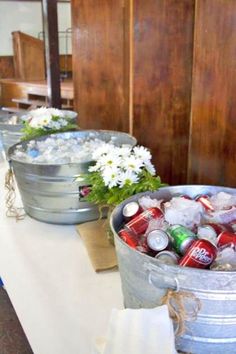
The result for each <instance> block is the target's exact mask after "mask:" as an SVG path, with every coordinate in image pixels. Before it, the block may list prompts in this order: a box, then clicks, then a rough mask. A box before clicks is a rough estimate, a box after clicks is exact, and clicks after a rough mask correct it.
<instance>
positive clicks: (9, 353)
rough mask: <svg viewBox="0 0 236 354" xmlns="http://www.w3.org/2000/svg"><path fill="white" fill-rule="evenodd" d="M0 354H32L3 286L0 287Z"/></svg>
mask: <svg viewBox="0 0 236 354" xmlns="http://www.w3.org/2000/svg"><path fill="white" fill-rule="evenodd" d="M0 354H33V352H32V350H31V348H30V345H29V343H28V340H27V338H26V336H25V334H24V331H23V329H22V327H21V325H20V322H19V320H18V318H17V315H16V313H15V311H14V308H13V307H12V305H11V302H10V299H9V297H8V295H7V292H6V291H5V290H4V288H0Z"/></svg>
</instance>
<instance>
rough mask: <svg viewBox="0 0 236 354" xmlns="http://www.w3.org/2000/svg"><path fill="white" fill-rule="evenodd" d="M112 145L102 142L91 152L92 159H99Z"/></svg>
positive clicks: (111, 148)
mask: <svg viewBox="0 0 236 354" xmlns="http://www.w3.org/2000/svg"><path fill="white" fill-rule="evenodd" d="M113 148H114V145H112V144H108V143H103V144H101V146H99V147H98V148H97V149H96V150H95V151H94V152H93V160H99V159H100V157H101V156H104V155H106V154H108V153H109V152H110V151H111V150H113Z"/></svg>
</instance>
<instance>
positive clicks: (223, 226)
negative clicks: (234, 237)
mask: <svg viewBox="0 0 236 354" xmlns="http://www.w3.org/2000/svg"><path fill="white" fill-rule="evenodd" d="M207 225H209V226H211V227H212V228H213V229H214V230H215V232H216V235H217V236H218V235H219V234H220V233H221V232H223V231H230V232H231V231H233V230H232V227H231V226H230V225H229V224H219V223H218V224H214V223H208V224H207Z"/></svg>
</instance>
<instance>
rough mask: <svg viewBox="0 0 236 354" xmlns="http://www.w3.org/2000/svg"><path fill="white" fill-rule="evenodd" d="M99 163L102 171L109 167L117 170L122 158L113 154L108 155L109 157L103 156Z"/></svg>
mask: <svg viewBox="0 0 236 354" xmlns="http://www.w3.org/2000/svg"><path fill="white" fill-rule="evenodd" d="M97 162H98V164H100V166H101V170H103V169H105V168H107V167H110V168H116V167H118V166H120V164H121V158H120V157H119V156H116V155H115V154H113V153H112V152H111V153H108V154H107V155H104V156H101V158H100V159H99V160H98V161H97Z"/></svg>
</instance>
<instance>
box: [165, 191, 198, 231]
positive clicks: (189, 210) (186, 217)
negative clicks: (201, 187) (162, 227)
mask: <svg viewBox="0 0 236 354" xmlns="http://www.w3.org/2000/svg"><path fill="white" fill-rule="evenodd" d="M164 209H165V219H166V221H167V222H168V223H169V224H171V225H174V224H179V225H183V226H185V227H187V228H190V229H192V228H193V227H194V226H195V225H198V224H200V221H201V218H202V214H203V212H204V209H203V206H202V205H201V204H200V203H197V202H196V201H194V200H189V199H184V198H181V197H174V198H172V199H171V200H170V201H169V202H167V203H165V204H164Z"/></svg>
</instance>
